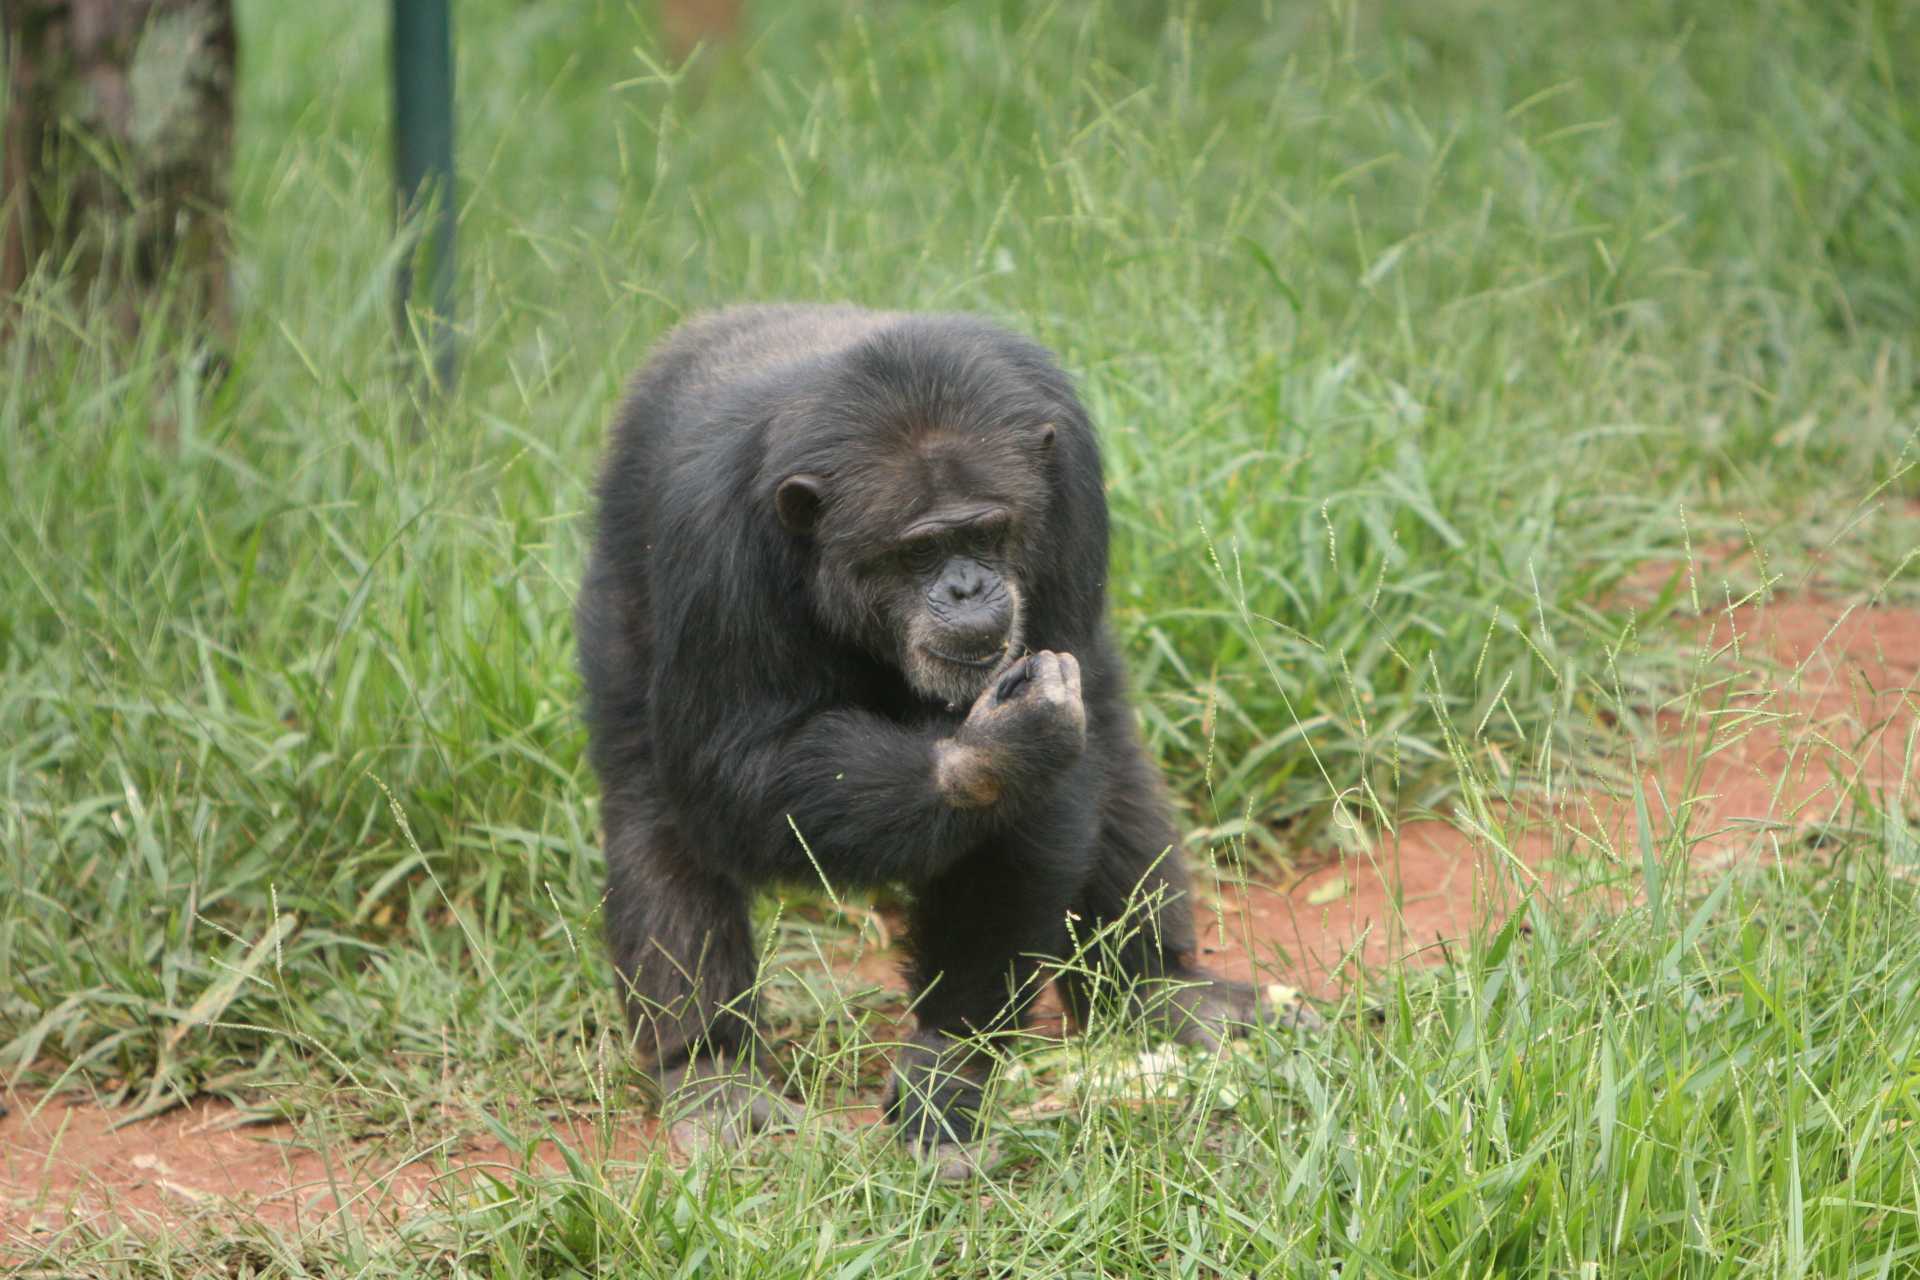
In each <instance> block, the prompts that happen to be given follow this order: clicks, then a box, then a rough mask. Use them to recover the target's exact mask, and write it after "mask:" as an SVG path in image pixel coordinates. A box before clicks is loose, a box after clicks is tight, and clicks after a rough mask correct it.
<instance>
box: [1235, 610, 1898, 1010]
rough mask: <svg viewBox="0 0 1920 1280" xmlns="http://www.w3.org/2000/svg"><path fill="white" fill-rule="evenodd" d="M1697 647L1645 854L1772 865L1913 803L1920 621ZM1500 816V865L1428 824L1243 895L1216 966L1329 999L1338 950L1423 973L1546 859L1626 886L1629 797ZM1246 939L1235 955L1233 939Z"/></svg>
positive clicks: (1658, 765) (1663, 753)
mask: <svg viewBox="0 0 1920 1280" xmlns="http://www.w3.org/2000/svg"><path fill="white" fill-rule="evenodd" d="M1702 643H1703V645H1704V647H1705V649H1706V651H1707V652H1708V653H1710V654H1712V655H1714V656H1713V658H1712V659H1711V661H1710V663H1709V665H1708V667H1707V669H1706V670H1705V671H1704V672H1703V679H1702V682H1701V683H1702V684H1703V685H1705V686H1708V687H1709V688H1710V690H1711V691H1710V693H1709V695H1708V698H1707V701H1706V702H1705V703H1704V704H1703V705H1702V706H1701V707H1700V708H1699V709H1697V710H1696V711H1694V712H1691V713H1682V712H1678V711H1676V712H1669V713H1665V714H1663V715H1662V716H1661V717H1660V719H1659V721H1658V724H1659V730H1660V734H1661V741H1660V742H1659V743H1658V744H1657V747H1656V749H1655V751H1654V752H1653V753H1652V756H1651V763H1649V764H1647V765H1645V766H1644V767H1643V768H1642V769H1641V771H1640V776H1641V778H1642V781H1643V785H1644V790H1645V794H1646V797H1647V805H1648V815H1649V818H1650V819H1651V823H1652V827H1653V831H1654V834H1655V836H1656V838H1657V837H1659V836H1661V835H1664V834H1665V833H1667V832H1669V831H1671V830H1673V829H1675V828H1676V826H1677V825H1678V824H1680V823H1682V822H1684V823H1685V826H1686V830H1687V832H1688V834H1689V837H1690V838H1691V840H1692V857H1693V860H1694V865H1695V866H1696V867H1697V868H1701V869H1708V870H1710V869H1712V868H1713V867H1716V866H1721V865H1725V864H1726V863H1727V862H1729V861H1732V860H1735V859H1739V858H1744V857H1771V856H1775V855H1776V854H1778V853H1779V852H1781V851H1783V850H1785V849H1787V848H1789V847H1790V846H1791V845H1792V844H1793V843H1794V842H1795V840H1796V839H1797V838H1799V837H1800V836H1803V835H1804V834H1806V833H1807V832H1808V830H1809V829H1813V828H1818V827H1820V826H1822V825H1824V824H1826V823H1828V822H1830V821H1831V820H1833V819H1834V818H1835V817H1836V816H1838V815H1840V814H1842V813H1843V811H1844V810H1845V809H1846V807H1847V805H1848V804H1849V802H1850V794H1851V793H1852V792H1853V791H1854V790H1855V789H1856V788H1863V789H1865V790H1866V791H1867V792H1868V793H1870V794H1879V795H1882V796H1886V797H1889V798H1888V799H1887V800H1886V801H1885V803H1888V804H1891V805H1894V806H1896V807H1898V806H1900V805H1903V804H1904V805H1905V806H1907V807H1908V808H1909V809H1910V808H1911V807H1912V806H1913V805H1914V804H1915V803H1916V801H1917V800H1920V777H1916V776H1915V775H1914V773H1913V771H1912V770H1913V762H1915V761H1920V744H1916V742H1915V740H1914V734H1915V732H1916V724H1920V610H1916V609H1887V608H1859V609H1855V610H1853V611H1851V612H1850V613H1844V612H1843V610H1842V607H1841V606H1837V605H1835V604H1833V603H1832V602H1829V601H1824V600H1818V599H1800V600H1785V601H1775V602H1772V603H1770V604H1768V605H1766V606H1764V607H1746V608H1741V609H1737V610H1734V611H1733V612H1732V614H1731V615H1725V614H1723V615H1720V616H1717V617H1715V618H1713V619H1711V620H1710V621H1709V622H1708V623H1707V624H1706V625H1705V626H1703V627H1702ZM1769 668H1772V669H1773V670H1771V671H1769V670H1768V669H1769ZM1716 681H1718V683H1717V684H1716V683H1715V682H1716ZM1708 726H1711V728H1710V729H1709V727H1708ZM1682 797H1690V799H1689V800H1687V801H1686V803H1685V804H1684V806H1683V805H1682V804H1681V798H1682ZM1682 807H1684V808H1685V810H1686V812H1684V813H1682V812H1680V809H1681V808H1682ZM1498 818H1499V820H1500V823H1501V826H1502V827H1503V828H1504V832H1503V834H1504V835H1505V836H1506V840H1505V843H1506V845H1507V848H1508V852H1510V853H1511V855H1512V858H1511V860H1509V859H1507V858H1506V857H1505V856H1504V855H1503V854H1501V853H1499V852H1498V851H1497V850H1496V849H1495V848H1494V847H1493V845H1494V842H1493V841H1489V840H1487V839H1484V838H1478V839H1477V838H1475V837H1474V836H1472V835H1469V834H1468V833H1467V832H1466V831H1464V830H1462V829H1461V827H1460V826H1458V825H1455V824H1454V823H1451V822H1444V821H1440V820H1437V819H1429V820H1421V821H1414V822H1408V823H1405V824H1403V825H1402V826H1401V827H1400V829H1399V832H1398V833H1397V834H1398V838H1397V840H1390V841H1388V842H1387V843H1385V844H1384V845H1383V847H1382V848H1380V849H1378V850H1376V851H1373V852H1371V853H1369V854H1368V855H1366V856H1363V857H1355V858H1346V859H1342V860H1339V861H1336V862H1334V863H1332V864H1330V865H1327V866H1325V867H1321V868H1319V869H1317V870H1315V871H1314V872H1313V873H1312V874H1310V875H1307V876H1305V877H1303V878H1301V879H1300V880H1298V881H1297V882H1294V883H1290V884H1288V885H1285V886H1282V887H1275V886H1262V885H1255V886H1252V887H1250V888H1249V889H1248V890H1247V894H1246V903H1245V905H1244V907H1241V908H1239V909H1237V910H1234V911H1232V912H1230V913H1229V914H1228V916H1227V918H1226V919H1224V920H1222V921H1219V922H1218V923H1217V924H1216V925H1215V929H1214V932H1213V936H1214V938H1215V940H1216V941H1220V940H1224V942H1225V946H1224V947H1223V948H1222V952H1221V955H1220V965H1221V968H1223V969H1224V970H1226V971H1228V972H1232V973H1237V974H1240V975H1243V976H1244V975H1245V974H1247V973H1248V972H1249V971H1250V970H1251V968H1252V967H1253V966H1254V965H1255V964H1256V963H1257V964H1258V966H1259V967H1260V968H1261V969H1262V970H1264V971H1267V972H1271V973H1274V974H1277V975H1279V977H1280V978H1281V980H1283V981H1287V982H1290V983H1292V984H1293V985H1295V986H1298V987H1300V988H1301V989H1302V990H1306V991H1311V992H1315V993H1319V994H1331V993H1333V992H1334V991H1336V990H1338V989H1340V987H1341V986H1342V985H1343V984H1342V980H1341V973H1340V971H1341V969H1342V968H1343V967H1344V962H1345V960H1346V958H1347V957H1348V955H1349V953H1350V952H1351V953H1352V954H1353V955H1357V956H1360V957H1364V959H1365V961H1366V964H1367V965H1368V966H1369V967H1377V966H1379V965H1381V964H1384V963H1387V962H1389V961H1393V960H1397V959H1402V958H1415V959H1421V960H1428V961H1434V962H1437V961H1439V960H1440V959H1441V958H1442V952H1443V946H1442V944H1443V943H1444V942H1446V941H1449V940H1452V939H1457V938H1460V937H1462V936H1464V935H1466V934H1467V933H1469V932H1470V931H1471V929H1472V927H1473V925H1474V923H1475V922H1476V921H1477V920H1480V919H1484V918H1485V917H1486V916H1488V915H1489V914H1490V913H1497V912H1498V911H1499V910H1500V909H1501V907H1502V905H1503V904H1504V903H1507V902H1510V901H1511V900H1512V893H1513V890H1512V886H1513V885H1514V884H1515V882H1516V879H1517V878H1519V877H1522V876H1526V875H1532V876H1538V877H1540V878H1541V879H1542V880H1543V881H1545V882H1548V883H1552V882H1553V880H1554V876H1553V872H1552V870H1551V866H1550V864H1552V863H1553V862H1554V861H1555V860H1556V859H1565V858H1567V857H1568V856H1569V855H1573V856H1584V857H1587V858H1597V859H1608V860H1615V861H1622V860H1624V861H1625V862H1626V863H1627V864H1628V866H1629V868H1631V872H1630V874H1631V875H1634V876H1637V875H1638V862H1639V852H1638V848H1639V846H1638V843H1637V840H1638V833H1637V824H1636V818H1635V809H1634V803H1633V800H1632V797H1631V796H1630V795H1604V794H1595V793H1591V792H1582V793H1580V794H1579V795H1577V796H1574V797H1568V798H1565V799H1563V800H1562V802H1561V803H1560V804H1559V805H1558V806H1557V807H1556V810H1555V812H1554V813H1552V814H1551V815H1546V814H1533V815H1523V814H1518V813H1513V812H1507V813H1503V814H1500V815H1498ZM1496 860H1498V861H1499V864H1500V865H1498V866H1496ZM1516 863H1517V864H1518V868H1524V871H1522V870H1519V869H1518V868H1516V866H1515V864H1516ZM1249 937H1250V938H1251V939H1252V945H1251V946H1248V945H1246V944H1245V943H1243V942H1241V941H1240V940H1241V939H1244V938H1249Z"/></svg>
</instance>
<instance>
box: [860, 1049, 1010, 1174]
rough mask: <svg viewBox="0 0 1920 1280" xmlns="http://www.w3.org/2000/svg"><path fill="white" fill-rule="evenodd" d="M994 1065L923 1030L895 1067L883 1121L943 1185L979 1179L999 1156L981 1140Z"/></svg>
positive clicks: (988, 1144) (977, 1051)
mask: <svg viewBox="0 0 1920 1280" xmlns="http://www.w3.org/2000/svg"><path fill="white" fill-rule="evenodd" d="M992 1066H993V1064H992V1060H991V1059H989V1058H988V1057H987V1056H986V1055H985V1054H984V1053H982V1052H980V1050H979V1049H978V1048H977V1047H976V1046H973V1045H968V1044H964V1043H960V1042H956V1041H954V1040H953V1039H951V1038H950V1037H947V1036H944V1035H942V1034H940V1033H938V1032H925V1031H923V1032H920V1033H919V1034H917V1035H915V1036H914V1038H913V1040H912V1042H911V1043H909V1044H908V1045H907V1046H906V1048H904V1049H902V1050H901V1051H900V1057H899V1059H898V1061H896V1062H895V1064H894V1071H893V1086H892V1088H891V1089H889V1090H888V1093H887V1107H886V1115H887V1119H888V1120H889V1121H891V1122H892V1123H893V1125H894V1126H895V1127H896V1128H897V1129H898V1130H899V1134H900V1140H901V1141H902V1142H904V1143H906V1144H907V1146H908V1148H909V1149H911V1150H912V1151H913V1153H914V1154H915V1155H916V1156H918V1157H919V1158H920V1159H921V1160H922V1161H923V1162H925V1163H927V1164H929V1165H932V1166H933V1168H934V1176H935V1177H936V1178H938V1179H939V1180H940V1181H942V1182H964V1181H967V1180H968V1179H970V1178H974V1177H978V1176H979V1175H980V1174H982V1173H984V1172H986V1171H987V1170H988V1169H990V1168H991V1167H992V1166H993V1164H994V1161H995V1159H996V1158H997V1156H998V1154H999V1153H998V1150H997V1149H996V1148H995V1147H994V1145H993V1144H992V1143H990V1142H986V1141H983V1140H982V1138H981V1128H982V1124H981V1116H980V1111H981V1107H982V1106H983V1105H984V1102H985V1094H986V1082H987V1076H988V1074H989V1073H990V1071H991V1070H992Z"/></svg>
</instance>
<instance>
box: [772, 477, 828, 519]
mask: <svg viewBox="0 0 1920 1280" xmlns="http://www.w3.org/2000/svg"><path fill="white" fill-rule="evenodd" d="M824 483H825V482H824V481H822V480H821V479H820V477H819V476H814V475H808V474H807V473H806V472H804V471H803V472H800V473H799V474H797V475H791V476H788V477H787V478H786V479H785V480H782V481H781V482H780V487H779V488H778V489H775V490H774V491H773V509H774V510H775V511H776V512H778V513H779V515H780V523H781V524H783V525H785V526H786V528H787V532H788V533H798V534H808V533H812V532H813V526H814V522H815V521H817V520H818V519H819V518H820V503H821V500H822V493H821V491H822V487H823V485H824Z"/></svg>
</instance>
